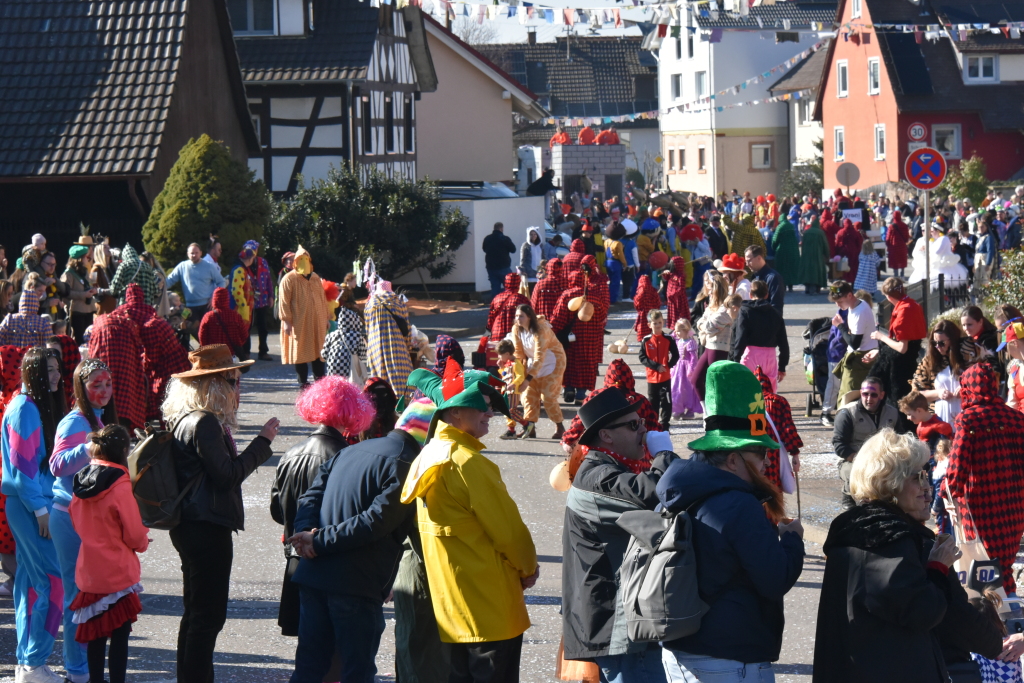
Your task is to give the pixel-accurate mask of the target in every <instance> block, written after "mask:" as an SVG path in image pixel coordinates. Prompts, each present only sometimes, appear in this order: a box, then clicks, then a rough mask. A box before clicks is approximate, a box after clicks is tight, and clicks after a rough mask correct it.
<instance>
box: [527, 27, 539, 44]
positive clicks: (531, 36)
mask: <svg viewBox="0 0 1024 683" xmlns="http://www.w3.org/2000/svg"><path fill="white" fill-rule="evenodd" d="M526 42H527V44H529V45H536V44H537V27H536V26H530V27H529V28H527V29H526Z"/></svg>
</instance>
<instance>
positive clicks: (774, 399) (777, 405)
mask: <svg viewBox="0 0 1024 683" xmlns="http://www.w3.org/2000/svg"><path fill="white" fill-rule="evenodd" d="M754 376H755V377H757V380H758V381H759V382H760V383H761V391H762V392H763V393H764V408H765V412H766V413H767V414H768V416H769V417H770V418H771V424H770V425H769V426H768V434H769V435H770V436H771V437H772V438H773V439H774V440H775V441H778V442H779V443H781V444H782V445H784V446H785V447H786V451H787V452H788V453H789V455H790V457H792V456H794V455H799V454H800V449H801V448H803V447H804V442H803V439H801V438H800V434H799V433H798V432H797V430H796V424H795V423H794V422H793V411H792V409H791V408H790V406H789V401H787V400H786V398H785V397H784V396H782V395H780V394H776V393H775V392H774V391H772V381H771V379H770V378H769V377H768V375H767V374H765V372H764V370H762V369H761V366H760V365H759V366H757V369H756V370H755V371H754ZM780 455H781V454H780V452H779V449H778V448H771V449H769V450H768V453H767V455H766V456H765V464H764V476H766V477H768V479H770V480H771V482H772V483H773V484H775V486H777V487H778V488H779V489H780V490H784V491H785V489H784V488H783V486H782V474H781V471H780V468H781V463H780V461H779V457H780ZM786 493H793V491H786Z"/></svg>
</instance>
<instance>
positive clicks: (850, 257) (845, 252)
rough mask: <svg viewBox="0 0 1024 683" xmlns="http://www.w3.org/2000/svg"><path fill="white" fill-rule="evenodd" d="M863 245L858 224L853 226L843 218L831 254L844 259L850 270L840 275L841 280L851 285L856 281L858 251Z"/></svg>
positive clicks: (848, 220) (847, 219) (851, 222)
mask: <svg viewBox="0 0 1024 683" xmlns="http://www.w3.org/2000/svg"><path fill="white" fill-rule="evenodd" d="M863 244H864V236H863V235H862V234H861V231H860V223H856V224H855V223H854V222H853V221H851V220H850V219H849V218H844V219H843V227H841V228H840V229H839V232H837V233H836V246H835V249H833V253H834V255H835V256H839V257H840V258H842V257H845V258H846V263H847V265H848V266H849V268H850V269H849V270H847V271H845V272H843V273H842V278H843V279H844V280H846V281H847V282H849V283H851V284H852V283H853V282H854V281H855V280H856V279H857V266H858V264H859V263H860V250H861V246H862V245H863Z"/></svg>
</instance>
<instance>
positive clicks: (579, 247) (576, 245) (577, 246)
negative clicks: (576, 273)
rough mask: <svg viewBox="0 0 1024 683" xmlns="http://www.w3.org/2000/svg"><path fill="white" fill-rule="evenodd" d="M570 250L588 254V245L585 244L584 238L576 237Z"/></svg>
mask: <svg viewBox="0 0 1024 683" xmlns="http://www.w3.org/2000/svg"><path fill="white" fill-rule="evenodd" d="M569 251H571V252H573V253H574V254H586V253H587V245H585V244H583V240H580V239H576V240H573V241H572V245H571V246H570V247H569Z"/></svg>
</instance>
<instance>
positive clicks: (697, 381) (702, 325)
mask: <svg viewBox="0 0 1024 683" xmlns="http://www.w3.org/2000/svg"><path fill="white" fill-rule="evenodd" d="M704 280H705V281H704V290H705V291H706V292H707V307H706V308H705V309H704V315H702V316H701V318H700V320H698V321H697V337H698V338H699V340H700V345H701V346H702V347H704V353H702V354H701V355H700V357H699V358H698V359H697V364H696V365H694V366H693V371H692V372H691V373H690V376H689V379H690V384H691V385H693V387H694V388H695V389H696V390H697V396H698V397H700V400H701V401H703V400H704V384H705V380H706V379H707V375H708V367H710V366H711V364H712V363H714V362H716V361H720V360H728V359H729V351H730V350H731V349H732V323H733V318H732V316H731V315H729V308H728V306H726V299H728V298H729V287H728V285H727V284H726V282H725V278H724V277H723V276H722V274H721V273H718V272H715V271H710V270H709V271H708V272H707V273H705V274H704Z"/></svg>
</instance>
